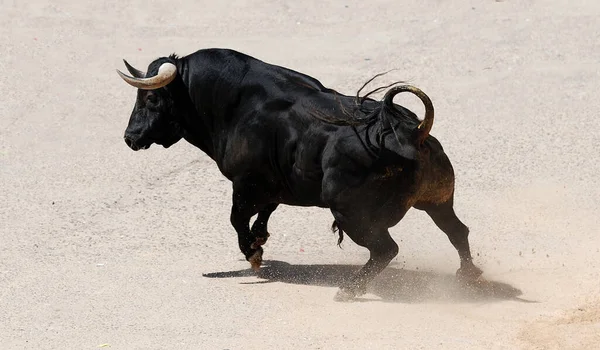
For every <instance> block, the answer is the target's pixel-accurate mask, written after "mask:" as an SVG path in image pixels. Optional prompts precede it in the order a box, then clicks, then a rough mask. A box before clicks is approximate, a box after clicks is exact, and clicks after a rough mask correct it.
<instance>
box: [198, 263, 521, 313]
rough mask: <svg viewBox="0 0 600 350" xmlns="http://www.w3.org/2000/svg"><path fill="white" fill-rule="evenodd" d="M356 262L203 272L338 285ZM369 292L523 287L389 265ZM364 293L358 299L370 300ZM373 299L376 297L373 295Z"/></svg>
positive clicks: (491, 292)
mask: <svg viewBox="0 0 600 350" xmlns="http://www.w3.org/2000/svg"><path fill="white" fill-rule="evenodd" d="M359 269H360V266H356V265H292V264H288V263H286V262H283V261H273V260H268V261H264V262H263V266H262V267H261V269H260V271H259V272H258V273H256V272H254V271H253V270H251V269H246V270H239V271H229V272H214V273H207V274H203V276H204V277H208V278H235V277H252V276H256V277H258V278H260V279H262V281H256V282H246V283H245V284H257V283H271V282H283V283H290V284H300V285H311V286H323V287H338V286H339V285H341V284H342V282H344V281H345V279H347V278H348V277H349V276H351V275H352V274H353V273H355V272H356V271H358V270H359ZM367 293H368V294H372V295H375V296H377V297H379V298H381V300H382V301H385V302H401V303H420V302H491V301H500V300H515V301H520V302H530V301H527V300H523V299H520V298H518V296H519V295H521V294H522V293H521V291H520V290H519V289H517V288H514V287H512V286H510V285H508V284H506V283H501V282H494V281H489V280H482V281H480V282H477V283H473V284H468V285H467V284H465V283H461V282H459V281H458V280H457V279H456V277H455V276H454V275H450V274H439V273H435V272H422V271H412V270H404V269H398V268H394V267H387V268H386V269H385V270H384V271H383V272H382V273H381V274H380V275H379V276H378V277H377V278H375V280H373V282H371V283H370V284H369V286H368V288H367ZM367 300H369V299H367V298H365V297H362V298H357V301H367ZM371 300H373V299H371Z"/></svg>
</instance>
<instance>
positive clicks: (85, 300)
mask: <svg viewBox="0 0 600 350" xmlns="http://www.w3.org/2000/svg"><path fill="white" fill-rule="evenodd" d="M414 3H420V4H421V5H418V6H417V5H414ZM1 5H2V6H1V10H0V21H1V22H2V26H1V27H0V47H1V52H2V53H1V54H0V76H1V79H0V91H2V98H1V101H0V180H1V191H0V196H1V200H0V223H1V231H0V347H1V348H2V349H22V348H27V349H93V348H97V347H98V346H105V347H109V346H110V348H111V349H342V348H343V349H364V348H369V349H419V348H422V349H517V348H525V349H597V348H599V344H600V336H599V334H600V309H599V305H600V293H599V292H600V278H599V274H600V269H599V267H600V234H599V233H600V232H599V228H598V227H599V225H598V224H599V222H598V221H599V220H598V212H599V210H600V204H599V202H598V198H600V186H598V182H599V180H598V173H599V172H600V162H599V160H600V157H599V155H598V151H599V150H600V148H599V145H600V131H599V130H598V125H599V124H598V123H599V121H598V120H599V119H598V111H599V109H600V99H598V91H600V74H599V72H600V63H599V62H600V61H599V60H598V57H599V56H598V55H599V54H600V22H599V20H598V18H599V17H598V16H600V3H598V2H597V1H591V0H590V1H584V0H581V1H572V0H569V1H567V0H552V1H551V0H548V1H535V2H533V1H511V0H506V1H493V0H487V1H474V0H473V1H433V0H426V1H421V2H414V1H413V2H408V1H329V2H327V4H325V2H322V1H304V2H300V1H298V2H292V1H288V2H286V1H275V0H268V1H267V0H264V1H252V2H250V1H236V2H231V3H230V4H226V3H225V2H217V1H214V2H211V3H206V4H199V3H198V2H196V1H187V2H180V1H169V2H159V1H133V2H131V3H125V2H123V1H114V0H109V1H89V2H87V3H85V2H79V3H76V2H75V1H66V0H59V1H42V0H32V1H28V2H24V1H16V0H8V1H6V0H5V1H3V2H1ZM206 47H229V48H234V49H237V50H240V51H243V52H246V53H249V54H251V55H254V56H256V57H258V58H260V59H263V60H266V61H268V62H272V63H276V64H279V65H284V66H288V67H291V68H293V69H296V70H300V71H303V72H306V73H308V74H311V75H313V76H315V77H317V78H318V79H320V80H321V81H322V82H323V83H324V84H325V85H326V86H329V87H333V88H335V89H338V90H339V91H342V92H345V93H349V94H353V93H354V92H355V91H356V89H357V88H358V87H359V86H360V85H361V84H362V82H363V81H365V80H366V79H367V78H369V77H370V76H371V75H373V74H375V73H378V72H381V71H385V70H388V69H391V68H397V69H398V70H397V71H395V72H393V74H391V75H390V76H388V77H387V78H386V79H388V80H386V81H390V80H393V79H407V80H409V81H411V82H412V83H414V84H416V85H417V86H419V87H421V88H422V89H423V90H425V91H426V92H427V93H428V94H429V96H431V98H432V99H433V101H434V104H435V107H436V122H435V125H434V127H433V131H432V133H433V134H434V135H435V136H436V137H438V139H440V140H441V142H442V143H443V145H444V147H445V149H446V150H447V152H448V154H449V156H450V157H451V160H452V161H453V163H454V166H455V168H456V171H457V194H456V210H457V212H458V214H459V216H460V217H461V218H462V220H463V221H464V222H465V223H466V224H467V225H468V226H469V227H470V228H471V242H472V248H473V252H474V254H475V261H476V263H477V264H478V265H479V266H481V267H482V268H483V269H484V270H485V276H486V277H487V278H488V279H489V280H490V281H493V283H490V285H488V286H485V287H483V288H480V289H479V290H465V289H462V288H460V287H459V286H458V285H457V284H456V282H455V281H454V278H453V274H454V271H455V270H456V269H457V268H458V256H457V254H456V252H455V251H454V249H453V248H452V246H451V245H450V243H449V242H448V240H447V238H446V237H445V235H444V234H443V233H442V232H441V231H439V230H438V229H437V228H436V227H435V226H434V225H433V223H432V222H431V221H430V220H429V218H427V217H426V216H425V215H424V214H422V213H420V212H416V211H411V212H410V213H409V215H408V216H407V217H406V218H405V220H404V221H402V222H401V223H400V224H399V225H398V226H396V227H394V228H393V229H392V232H393V237H394V238H395V239H396V240H397V241H398V242H399V244H400V246H401V253H400V255H399V256H398V258H397V259H395V260H394V262H393V263H392V264H391V265H390V267H389V268H388V269H387V270H386V271H385V272H384V273H383V274H382V275H381V276H380V277H379V278H378V279H377V280H376V281H375V282H374V283H373V284H372V285H371V287H370V290H369V294H367V295H366V296H365V297H364V298H362V302H355V303H337V302H334V301H333V296H334V294H335V292H336V286H337V283H338V282H339V281H340V279H341V278H342V277H343V276H345V275H346V274H348V273H350V272H351V271H352V270H353V269H355V268H357V267H358V266H359V265H361V264H363V263H364V262H365V261H366V259H367V252H366V250H364V249H362V248H359V247H357V246H356V245H354V244H353V243H352V242H351V241H350V240H346V241H345V242H344V244H343V250H341V249H339V248H338V247H337V246H336V236H335V235H334V234H332V233H331V232H330V231H329V225H330V224H331V215H330V214H329V213H328V211H326V210H322V209H313V208H292V207H282V208H280V209H279V210H278V211H277V212H275V214H274V215H273V218H272V221H271V224H270V230H271V231H272V234H273V236H272V238H271V239H270V241H269V242H268V244H267V245H266V254H265V258H266V259H267V260H269V261H268V262H267V264H266V266H265V267H264V269H263V272H262V273H261V275H260V276H255V275H254V274H252V273H250V272H249V271H248V263H247V262H245V261H244V260H243V259H242V256H241V254H240V253H239V252H238V250H237V246H236V238H235V233H234V231H233V229H232V228H231V227H230V224H229V207H230V194H231V187H230V184H229V183H228V182H227V181H226V180H225V178H224V177H222V176H221V175H220V174H219V173H218V170H217V169H216V166H215V165H214V164H212V163H211V161H210V160H209V159H208V157H206V156H205V155H204V154H202V153H201V152H200V151H199V150H197V149H195V148H193V147H192V146H191V145H189V144H186V143H184V142H181V143H179V144H177V145H175V146H173V147H172V148H171V149H169V150H164V149H162V148H161V147H152V148H151V149H150V150H148V151H146V152H138V153H135V152H133V151H131V150H130V149H128V148H127V146H126V145H125V143H124V142H123V140H122V135H123V131H124V129H125V126H126V123H127V120H128V117H129V113H130V112H131V109H132V107H133V102H134V98H135V89H133V88H131V87H130V86H128V85H127V84H125V83H124V82H123V81H121V80H120V79H119V77H118V76H117V74H116V73H115V71H114V69H115V68H119V69H123V66H122V62H121V59H122V58H127V59H128V60H129V61H130V62H131V63H133V64H135V65H137V66H138V67H139V68H145V66H146V65H147V64H148V63H149V62H150V61H151V60H152V59H154V58H156V57H158V56H162V55H167V54H169V53H172V52H177V53H178V54H181V55H185V54H188V53H191V52H193V51H195V50H197V49H200V48H206ZM384 80H385V79H384ZM382 82H385V81H382ZM399 102H401V103H406V104H407V106H409V107H411V108H414V110H415V112H417V113H419V114H421V113H422V107H421V106H420V104H419V103H417V102H416V99H412V98H410V97H406V98H404V100H402V98H399Z"/></svg>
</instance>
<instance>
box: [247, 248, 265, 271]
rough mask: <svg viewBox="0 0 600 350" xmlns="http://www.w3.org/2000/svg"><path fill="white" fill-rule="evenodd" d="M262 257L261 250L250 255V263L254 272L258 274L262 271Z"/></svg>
mask: <svg viewBox="0 0 600 350" xmlns="http://www.w3.org/2000/svg"><path fill="white" fill-rule="evenodd" d="M262 255H263V251H262V249H259V250H257V251H256V252H254V254H252V255H250V257H249V258H248V261H249V262H250V266H251V267H252V270H254V271H256V272H258V270H259V269H260V265H262Z"/></svg>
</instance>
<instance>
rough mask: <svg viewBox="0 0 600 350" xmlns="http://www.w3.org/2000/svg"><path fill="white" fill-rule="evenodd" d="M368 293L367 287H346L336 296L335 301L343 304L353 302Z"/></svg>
mask: <svg viewBox="0 0 600 350" xmlns="http://www.w3.org/2000/svg"><path fill="white" fill-rule="evenodd" d="M366 292H367V289H366V287H362V286H345V287H340V289H339V290H338V292H337V293H336V294H335V297H334V298H333V300H335V301H341V302H349V301H353V300H354V298H356V297H359V296H361V295H363V294H365V293H366Z"/></svg>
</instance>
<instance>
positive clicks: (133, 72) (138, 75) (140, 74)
mask: <svg viewBox="0 0 600 350" xmlns="http://www.w3.org/2000/svg"><path fill="white" fill-rule="evenodd" d="M123 63H125V67H127V70H128V71H129V73H131V75H133V77H134V78H145V77H146V72H143V71H141V70H139V69H136V68H134V67H133V66H132V65H130V64H129V62H127V61H126V60H125V59H123Z"/></svg>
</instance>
